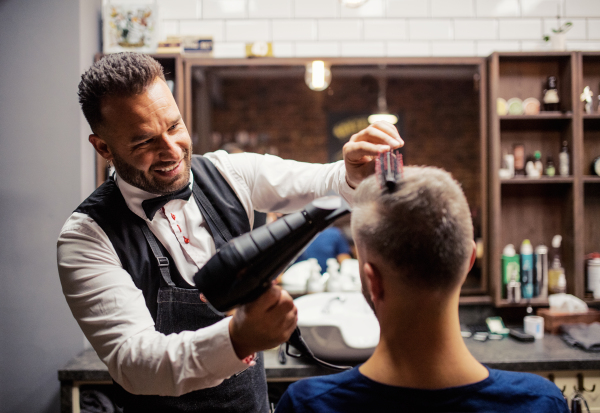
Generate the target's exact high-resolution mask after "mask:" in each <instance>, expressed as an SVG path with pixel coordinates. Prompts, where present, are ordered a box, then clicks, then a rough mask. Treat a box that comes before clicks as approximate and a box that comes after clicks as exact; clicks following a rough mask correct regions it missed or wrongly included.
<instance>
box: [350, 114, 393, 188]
mask: <svg viewBox="0 0 600 413" xmlns="http://www.w3.org/2000/svg"><path fill="white" fill-rule="evenodd" d="M401 146H404V141H403V140H402V138H401V137H400V134H399V133H398V129H396V127H395V126H394V125H392V124H391V123H388V122H384V121H379V122H375V123H374V124H372V125H370V126H369V127H368V128H366V129H363V130H361V131H360V132H358V133H356V134H354V135H352V137H351V138H350V141H348V142H347V143H346V144H345V145H344V151H343V152H344V162H345V163H346V181H347V182H348V185H350V187H352V188H356V187H357V186H358V184H360V183H361V182H362V180H363V179H364V178H366V177H367V176H369V175H371V174H373V172H375V158H376V157H377V156H378V155H379V154H380V153H383V152H387V151H389V150H391V149H396V148H400V147H401Z"/></svg>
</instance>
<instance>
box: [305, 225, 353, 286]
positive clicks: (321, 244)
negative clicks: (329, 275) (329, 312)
mask: <svg viewBox="0 0 600 413" xmlns="http://www.w3.org/2000/svg"><path fill="white" fill-rule="evenodd" d="M340 254H348V255H350V246H349V245H348V241H346V238H344V234H342V231H340V230H339V228H336V227H329V228H327V229H325V230H324V231H323V232H321V233H320V234H319V235H317V237H316V238H315V239H314V240H313V242H311V243H310V244H309V245H308V247H306V249H305V250H304V252H302V254H301V255H300V256H299V257H298V259H297V260H296V262H300V261H306V260H307V259H309V258H316V259H317V261H318V262H319V265H320V266H321V274H324V273H325V271H327V259H328V258H337V256H338V255H340Z"/></svg>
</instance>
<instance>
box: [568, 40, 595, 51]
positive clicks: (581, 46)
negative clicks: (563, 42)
mask: <svg viewBox="0 0 600 413" xmlns="http://www.w3.org/2000/svg"><path fill="white" fill-rule="evenodd" d="M567 49H568V50H581V51H584V52H597V51H599V50H600V42H598V41H587V42H579V41H570V42H569V41H568V42H567Z"/></svg>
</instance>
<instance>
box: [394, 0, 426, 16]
mask: <svg viewBox="0 0 600 413" xmlns="http://www.w3.org/2000/svg"><path fill="white" fill-rule="evenodd" d="M387 16H388V17H429V2H428V1H424V0H417V1H415V0H387Z"/></svg>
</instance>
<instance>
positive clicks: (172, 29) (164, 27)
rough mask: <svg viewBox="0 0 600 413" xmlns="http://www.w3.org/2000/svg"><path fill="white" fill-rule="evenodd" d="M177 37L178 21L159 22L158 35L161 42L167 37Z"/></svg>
mask: <svg viewBox="0 0 600 413" xmlns="http://www.w3.org/2000/svg"><path fill="white" fill-rule="evenodd" d="M178 35H179V21H178V20H161V22H160V35H159V38H160V39H161V40H166V38H167V37H168V36H178Z"/></svg>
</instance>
